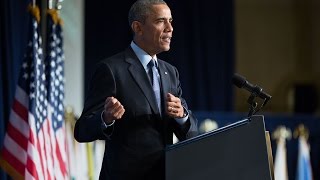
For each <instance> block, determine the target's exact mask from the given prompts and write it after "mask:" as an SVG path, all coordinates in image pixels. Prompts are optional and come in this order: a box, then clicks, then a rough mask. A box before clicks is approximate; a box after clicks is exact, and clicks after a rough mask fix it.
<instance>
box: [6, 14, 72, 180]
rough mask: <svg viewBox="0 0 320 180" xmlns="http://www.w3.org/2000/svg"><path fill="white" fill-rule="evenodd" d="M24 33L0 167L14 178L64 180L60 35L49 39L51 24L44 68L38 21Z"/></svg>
mask: <svg viewBox="0 0 320 180" xmlns="http://www.w3.org/2000/svg"><path fill="white" fill-rule="evenodd" d="M29 28H30V30H29V33H30V35H29V37H30V41H29V43H28V46H27V50H26V55H25V57H24V60H23V63H22V67H21V70H20V75H19V79H18V84H17V87H16V94H15V98H14V102H13V106H12V109H11V113H10V119H9V123H8V127H7V132H6V135H5V139H4V145H3V149H2V151H1V166H2V167H3V169H5V170H6V171H7V172H8V174H9V175H11V176H12V177H13V178H14V179H46V180H47V179H48V180H50V179H67V178H68V170H67V167H68V166H67V155H66V144H65V143H66V141H65V131H64V121H63V119H64V118H63V98H64V94H63V91H64V78H63V52H62V49H61V46H62V41H61V36H60V34H58V35H55V34H54V33H56V31H55V28H56V25H52V28H49V29H48V30H49V32H50V33H49V34H48V36H49V37H50V38H49V39H51V40H52V41H51V42H49V41H48V43H49V44H50V46H49V47H51V48H48V50H49V51H48V53H47V54H48V58H46V61H48V63H44V60H43V53H42V48H41V37H40V34H39V30H38V22H37V20H36V19H35V17H33V16H32V17H31V23H30V27H29ZM49 61H50V62H49ZM47 65H50V66H47Z"/></svg>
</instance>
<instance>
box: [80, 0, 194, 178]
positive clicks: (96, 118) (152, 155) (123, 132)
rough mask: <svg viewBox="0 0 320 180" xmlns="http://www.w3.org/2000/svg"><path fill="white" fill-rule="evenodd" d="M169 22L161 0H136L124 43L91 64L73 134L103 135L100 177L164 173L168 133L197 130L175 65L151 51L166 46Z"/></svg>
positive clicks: (89, 137) (179, 134) (183, 135)
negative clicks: (94, 65) (128, 40)
mask: <svg viewBox="0 0 320 180" xmlns="http://www.w3.org/2000/svg"><path fill="white" fill-rule="evenodd" d="M171 23H172V16H171V11H170V9H169V7H168V6H167V4H166V3H165V2H164V1H162V0H138V1H137V2H135V3H134V4H133V5H132V7H131V9H130V11H129V24H130V26H131V28H132V31H133V33H134V38H133V41H132V42H131V44H130V47H128V48H127V49H126V50H125V51H123V52H121V53H119V54H116V55H114V56H112V57H110V58H107V59H105V60H103V61H101V62H100V63H99V64H98V66H97V69H96V71H95V73H94V75H93V77H92V80H91V85H90V90H89V93H88V97H87V98H86V102H85V105H84V109H83V112H82V115H81V117H80V118H79V120H78V121H77V122H76V126H75V130H74V136H75V139H76V140H77V141H79V142H90V141H94V140H97V139H105V140H106V145H105V153H104V159H103V164H102V168H101V172H100V179H108V180H126V179H130V180H131V179H139V180H143V179H145V180H149V179H150V180H156V179H159V180H160V179H165V168H164V159H165V158H164V148H165V146H166V145H169V144H172V139H173V133H175V135H176V136H177V137H178V139H179V140H185V139H187V138H190V137H194V136H195V135H197V121H196V119H195V118H194V117H193V115H192V113H191V111H190V110H188V107H187V104H186V102H185V100H184V99H183V98H182V97H181V95H182V91H181V86H180V81H179V75H178V71H177V69H176V68H175V67H174V66H172V65H170V64H168V63H166V62H165V61H162V60H160V59H158V58H157V56H156V55H157V54H158V53H160V52H163V51H168V50H169V49H170V41H171V37H172V31H173V28H172V24H171ZM149 75H150V76H149ZM186 158H188V157H186Z"/></svg>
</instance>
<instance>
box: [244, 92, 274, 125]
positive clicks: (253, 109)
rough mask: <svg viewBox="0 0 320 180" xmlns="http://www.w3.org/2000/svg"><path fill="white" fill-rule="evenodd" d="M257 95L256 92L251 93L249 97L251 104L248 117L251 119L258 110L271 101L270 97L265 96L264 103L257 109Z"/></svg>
mask: <svg viewBox="0 0 320 180" xmlns="http://www.w3.org/2000/svg"><path fill="white" fill-rule="evenodd" d="M256 97H257V94H256V93H251V95H250V97H249V98H248V100H247V102H248V104H249V105H250V106H249V113H248V119H249V120H250V119H251V116H252V115H254V114H255V113H257V112H258V111H260V109H262V108H263V107H264V106H265V105H266V104H267V102H268V101H269V99H268V98H265V99H264V101H263V103H262V105H261V106H260V107H259V108H258V109H256V108H257V107H258V103H257V102H256V101H255V98H256Z"/></svg>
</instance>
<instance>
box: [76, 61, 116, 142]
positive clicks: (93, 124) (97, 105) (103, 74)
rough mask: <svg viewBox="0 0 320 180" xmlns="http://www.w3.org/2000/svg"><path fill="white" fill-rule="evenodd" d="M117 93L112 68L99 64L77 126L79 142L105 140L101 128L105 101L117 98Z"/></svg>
mask: <svg viewBox="0 0 320 180" xmlns="http://www.w3.org/2000/svg"><path fill="white" fill-rule="evenodd" d="M115 92H116V86H115V80H114V76H113V74H112V71H111V69H110V67H109V66H108V65H107V64H106V63H99V64H98V66H97V68H96V70H95V73H94V74H93V76H92V79H91V81H90V86H89V93H88V95H87V97H86V100H85V104H84V109H83V111H82V114H81V116H80V118H79V119H78V120H77V122H76V125H75V129H74V137H75V139H76V140H77V141H78V142H91V141H94V140H97V139H105V136H104V134H103V132H102V128H101V125H102V124H101V123H102V120H101V112H102V111H103V107H104V102H105V99H106V98H107V97H109V96H115Z"/></svg>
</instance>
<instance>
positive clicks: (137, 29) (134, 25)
mask: <svg viewBox="0 0 320 180" xmlns="http://www.w3.org/2000/svg"><path fill="white" fill-rule="evenodd" d="M141 26H142V24H141V23H140V22H139V21H133V22H132V24H131V29H132V31H133V32H134V34H137V35H141V34H142V27H141Z"/></svg>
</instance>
